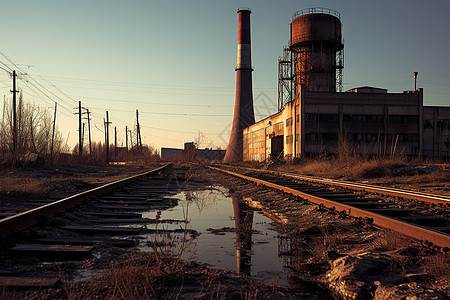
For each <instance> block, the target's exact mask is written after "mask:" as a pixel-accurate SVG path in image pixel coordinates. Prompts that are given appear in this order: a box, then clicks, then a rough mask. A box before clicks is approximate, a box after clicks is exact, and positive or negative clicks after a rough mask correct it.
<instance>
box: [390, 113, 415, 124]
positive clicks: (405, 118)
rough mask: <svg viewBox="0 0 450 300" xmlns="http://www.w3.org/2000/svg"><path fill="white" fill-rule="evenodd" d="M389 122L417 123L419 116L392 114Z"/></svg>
mask: <svg viewBox="0 0 450 300" xmlns="http://www.w3.org/2000/svg"><path fill="white" fill-rule="evenodd" d="M388 121H389V123H396V124H400V123H403V124H411V123H417V122H418V121H419V117H418V116H416V115H390V116H388Z"/></svg>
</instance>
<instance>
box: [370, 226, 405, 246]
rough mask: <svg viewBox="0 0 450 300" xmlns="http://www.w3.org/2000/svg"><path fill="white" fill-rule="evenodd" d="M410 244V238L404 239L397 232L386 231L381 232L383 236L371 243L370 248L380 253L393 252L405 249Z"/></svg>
mask: <svg viewBox="0 0 450 300" xmlns="http://www.w3.org/2000/svg"><path fill="white" fill-rule="evenodd" d="M410 244H411V239H410V238H408V237H405V236H404V235H402V234H400V233H398V232H395V231H392V230H387V229H386V230H384V231H383V234H381V235H379V237H378V238H377V239H375V240H374V241H373V242H372V243H371V245H370V246H371V247H372V248H373V249H376V250H380V251H394V250H398V249H402V248H404V247H407V246H409V245H410Z"/></svg>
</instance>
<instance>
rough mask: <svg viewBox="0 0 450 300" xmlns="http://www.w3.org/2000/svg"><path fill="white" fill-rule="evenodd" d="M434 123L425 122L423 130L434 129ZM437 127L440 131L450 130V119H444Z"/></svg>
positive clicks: (437, 122) (439, 121) (430, 121)
mask: <svg viewBox="0 0 450 300" xmlns="http://www.w3.org/2000/svg"><path fill="white" fill-rule="evenodd" d="M432 122H433V121H432V120H425V121H424V122H423V128H424V129H428V128H433V123H432ZM436 127H437V128H439V129H444V130H449V129H450V120H449V119H442V120H437V121H436Z"/></svg>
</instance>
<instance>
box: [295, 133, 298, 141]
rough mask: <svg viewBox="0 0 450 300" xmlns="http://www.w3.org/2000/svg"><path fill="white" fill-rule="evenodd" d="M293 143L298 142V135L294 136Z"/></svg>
mask: <svg viewBox="0 0 450 300" xmlns="http://www.w3.org/2000/svg"><path fill="white" fill-rule="evenodd" d="M295 142H298V133H297V134H296V135H295Z"/></svg>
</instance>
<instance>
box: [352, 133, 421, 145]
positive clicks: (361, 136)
mask: <svg viewBox="0 0 450 300" xmlns="http://www.w3.org/2000/svg"><path fill="white" fill-rule="evenodd" d="M347 140H348V141H350V142H353V141H356V142H377V141H384V135H383V134H377V133H348V134H347ZM386 140H387V141H388V142H391V141H392V140H394V141H395V140H397V142H401V143H406V142H417V141H418V140H419V135H418V134H388V135H387V136H386Z"/></svg>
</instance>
